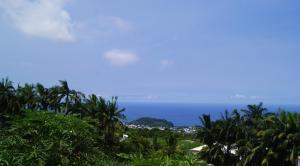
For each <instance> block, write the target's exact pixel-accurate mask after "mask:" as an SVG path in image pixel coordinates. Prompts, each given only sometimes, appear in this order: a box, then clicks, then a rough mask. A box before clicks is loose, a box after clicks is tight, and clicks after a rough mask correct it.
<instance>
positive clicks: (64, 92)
mask: <svg viewBox="0 0 300 166" xmlns="http://www.w3.org/2000/svg"><path fill="white" fill-rule="evenodd" d="M59 82H60V89H59V90H60V91H59V93H60V94H59V95H60V101H61V100H63V98H64V101H65V104H64V105H65V111H64V112H65V113H66V112H68V108H69V104H70V103H69V100H70V95H71V94H72V90H71V89H70V88H69V85H68V82H67V81H65V80H60V81H59Z"/></svg>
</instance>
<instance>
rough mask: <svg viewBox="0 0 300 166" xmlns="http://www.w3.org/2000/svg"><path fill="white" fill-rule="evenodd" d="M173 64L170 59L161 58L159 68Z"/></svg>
mask: <svg viewBox="0 0 300 166" xmlns="http://www.w3.org/2000/svg"><path fill="white" fill-rule="evenodd" d="M174 64H175V62H174V61H173V60H171V59H162V60H160V66H161V68H166V67H169V66H172V65H174Z"/></svg>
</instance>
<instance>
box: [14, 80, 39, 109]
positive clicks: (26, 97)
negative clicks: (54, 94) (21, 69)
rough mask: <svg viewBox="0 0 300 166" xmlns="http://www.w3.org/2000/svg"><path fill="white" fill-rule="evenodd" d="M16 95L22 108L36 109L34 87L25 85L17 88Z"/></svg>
mask: <svg viewBox="0 0 300 166" xmlns="http://www.w3.org/2000/svg"><path fill="white" fill-rule="evenodd" d="M16 93H17V96H18V97H19V99H20V102H21V104H22V107H23V108H25V109H31V110H33V109H35V108H36V107H37V95H36V91H35V87H34V85H32V84H31V85H30V84H25V85H24V86H23V87H22V86H18V89H17V92H16Z"/></svg>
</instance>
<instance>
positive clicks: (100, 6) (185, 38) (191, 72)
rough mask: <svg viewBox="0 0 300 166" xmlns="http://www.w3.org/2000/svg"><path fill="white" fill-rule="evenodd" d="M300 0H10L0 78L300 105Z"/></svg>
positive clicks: (1, 19)
mask: <svg viewBox="0 0 300 166" xmlns="http://www.w3.org/2000/svg"><path fill="white" fill-rule="evenodd" d="M299 20H300V1H297V0H287V1H282V0H264V1H261V0H252V1H246V0H231V1H225V0H224V1H211V0H206V1H204V0H188V1H174V0H152V1H150V0H149V1H145V0H144V1H141V0H130V1H124V0H109V1H102V0H89V1H82V0H51V1H50V0H2V1H0V58H1V61H0V76H1V77H6V76H8V77H9V78H10V79H11V80H13V81H14V82H15V83H21V84H22V83H25V82H30V83H36V82H40V83H43V84H45V85H46V86H50V85H54V84H57V83H58V80H63V79H65V80H67V81H68V82H69V84H70V86H71V87H72V88H74V89H78V90H80V91H83V92H85V93H96V94H99V95H103V96H106V97H108V96H112V95H118V96H119V97H120V99H121V101H154V102H155V101H160V102H165V101H168V102H201V103H256V102H259V101H264V102H265V103H270V104H299V101H300V88H299V85H300V77H299V71H300V21H299Z"/></svg>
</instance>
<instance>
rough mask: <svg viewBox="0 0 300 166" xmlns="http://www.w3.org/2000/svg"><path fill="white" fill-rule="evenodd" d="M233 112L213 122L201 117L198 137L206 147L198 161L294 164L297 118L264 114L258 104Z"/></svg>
mask: <svg viewBox="0 0 300 166" xmlns="http://www.w3.org/2000/svg"><path fill="white" fill-rule="evenodd" d="M241 112H242V113H244V114H242V115H240V113H239V112H238V111H237V110H234V111H233V113H232V115H229V114H228V112H225V116H224V117H223V118H222V119H220V120H217V121H211V120H210V116H208V115H203V117H201V122H202V127H201V129H200V130H199V132H198V137H199V138H200V139H201V141H203V143H205V144H206V145H208V147H209V148H208V149H207V150H206V151H203V152H202V153H200V158H202V159H205V160H206V161H208V162H210V163H213V164H215V165H244V166H247V165H250V166H251V165H283V166H285V165H295V161H296V148H297V146H299V145H300V137H299V136H300V135H299V133H300V115H299V114H298V113H290V112H285V111H281V112H279V113H277V114H270V113H266V108H264V107H263V105H262V103H260V104H259V105H249V106H248V109H247V110H242V111H241Z"/></svg>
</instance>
